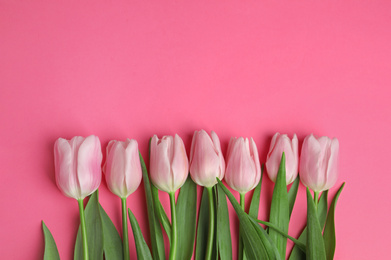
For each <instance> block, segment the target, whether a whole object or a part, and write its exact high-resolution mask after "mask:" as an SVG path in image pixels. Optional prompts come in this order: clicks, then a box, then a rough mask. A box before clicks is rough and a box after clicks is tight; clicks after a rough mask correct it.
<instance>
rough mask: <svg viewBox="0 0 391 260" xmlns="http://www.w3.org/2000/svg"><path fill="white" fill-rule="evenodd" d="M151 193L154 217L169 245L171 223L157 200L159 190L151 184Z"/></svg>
mask: <svg viewBox="0 0 391 260" xmlns="http://www.w3.org/2000/svg"><path fill="white" fill-rule="evenodd" d="M151 191H152V198H153V205H154V206H155V213H156V217H157V218H158V219H159V222H160V223H161V224H162V226H163V228H164V231H165V232H166V235H167V237H168V240H169V241H170V243H171V223H170V220H169V219H168V217H167V214H166V212H165V211H164V208H163V205H162V203H161V202H160V200H159V190H158V188H156V187H155V185H153V184H152V183H151Z"/></svg>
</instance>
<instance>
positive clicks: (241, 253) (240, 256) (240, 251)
mask: <svg viewBox="0 0 391 260" xmlns="http://www.w3.org/2000/svg"><path fill="white" fill-rule="evenodd" d="M239 194H240V195H239V196H240V206H241V208H242V209H243V211H244V212H245V202H244V198H245V197H244V196H245V193H239ZM240 233H241V226H240V225H239V245H238V248H239V249H238V259H239V260H245V259H247V258H246V255H245V253H244V247H243V240H242V236H241V234H240Z"/></svg>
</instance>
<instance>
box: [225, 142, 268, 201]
mask: <svg viewBox="0 0 391 260" xmlns="http://www.w3.org/2000/svg"><path fill="white" fill-rule="evenodd" d="M226 158H227V168H226V170H225V181H226V182H227V184H228V185H229V186H230V187H231V188H232V189H234V190H236V191H238V192H239V193H242V194H243V193H247V192H248V191H250V190H252V189H254V188H255V187H256V186H257V184H258V183H259V180H260V178H261V164H260V163H259V157H258V150H257V146H256V145H255V142H254V140H253V139H252V138H251V139H250V141H249V140H248V138H246V139H244V138H243V137H239V138H236V137H232V138H231V140H230V141H229V145H228V151H227V157H226Z"/></svg>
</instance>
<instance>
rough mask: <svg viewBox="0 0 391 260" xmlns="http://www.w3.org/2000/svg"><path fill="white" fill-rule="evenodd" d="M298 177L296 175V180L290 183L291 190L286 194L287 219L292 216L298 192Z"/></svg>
mask: <svg viewBox="0 0 391 260" xmlns="http://www.w3.org/2000/svg"><path fill="white" fill-rule="evenodd" d="M299 184H300V177H299V175H297V178H296V180H295V181H294V182H293V183H292V185H291V188H290V189H289V192H288V201H289V218H290V217H291V215H292V210H293V206H294V205H295V201H296V196H297V191H298V190H299Z"/></svg>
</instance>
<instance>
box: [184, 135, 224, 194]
mask: <svg viewBox="0 0 391 260" xmlns="http://www.w3.org/2000/svg"><path fill="white" fill-rule="evenodd" d="M224 173H225V161H224V157H223V155H222V152H221V147H220V140H219V138H218V136H217V134H216V133H215V132H213V131H212V132H211V135H210V136H209V135H208V134H207V133H206V132H205V131H204V130H201V131H195V132H194V135H193V141H192V143H191V151H190V175H191V178H192V179H193V181H194V182H195V183H197V184H198V185H200V186H204V187H212V186H214V185H215V184H216V183H217V180H216V177H217V178H219V179H220V180H222V179H223V178H224Z"/></svg>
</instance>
